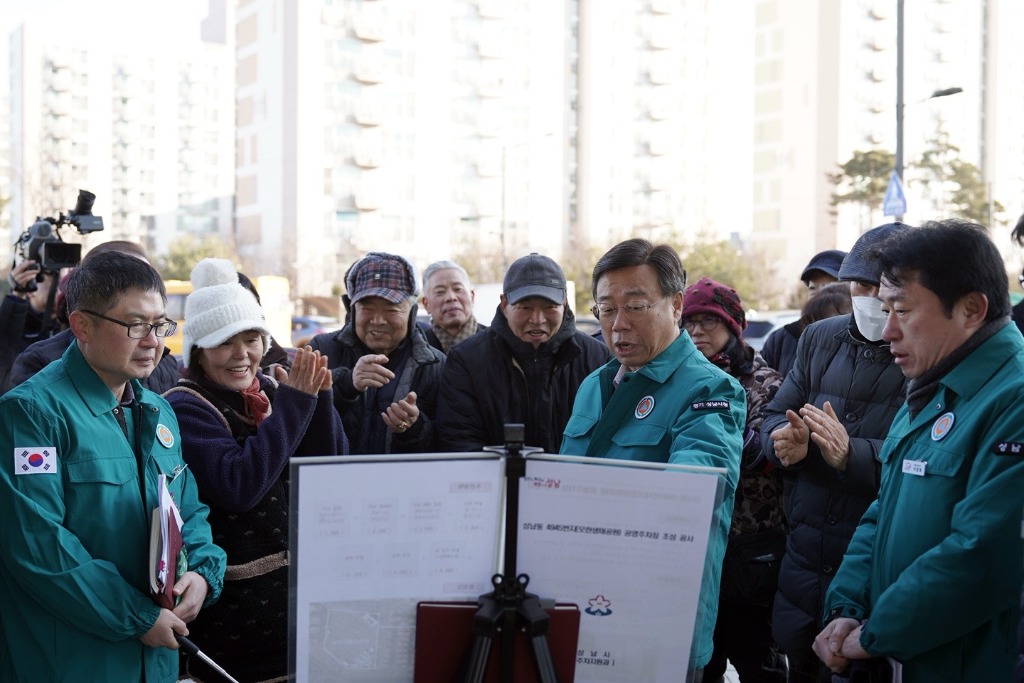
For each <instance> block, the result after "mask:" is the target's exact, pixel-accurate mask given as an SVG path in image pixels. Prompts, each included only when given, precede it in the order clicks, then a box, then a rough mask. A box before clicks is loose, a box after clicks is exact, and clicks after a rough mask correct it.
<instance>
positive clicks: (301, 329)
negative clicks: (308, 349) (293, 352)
mask: <svg viewBox="0 0 1024 683" xmlns="http://www.w3.org/2000/svg"><path fill="white" fill-rule="evenodd" d="M338 329H341V323H340V322H338V319H337V318H331V317H329V316H326V315H306V316H293V317H292V346H293V347H295V348H298V347H300V346H305V345H306V344H308V343H309V340H310V339H312V338H313V337H315V336H316V335H318V334H322V333H324V332H334V331H335V330H338Z"/></svg>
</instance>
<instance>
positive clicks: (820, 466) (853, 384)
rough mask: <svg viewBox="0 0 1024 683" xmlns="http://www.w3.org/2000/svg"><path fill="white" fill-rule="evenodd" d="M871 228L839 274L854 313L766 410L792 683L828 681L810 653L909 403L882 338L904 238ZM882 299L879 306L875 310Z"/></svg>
mask: <svg viewBox="0 0 1024 683" xmlns="http://www.w3.org/2000/svg"><path fill="white" fill-rule="evenodd" d="M911 229H916V228H911V227H910V226H906V225H903V224H902V223H889V224H887V225H882V226H879V227H877V228H873V229H871V230H868V231H867V232H865V233H864V234H863V235H861V236H860V238H859V239H858V240H857V242H856V243H855V244H854V245H853V248H852V249H851V250H850V253H849V254H847V255H846V258H844V259H843V263H842V265H841V266H840V268H839V279H840V280H843V281H847V282H849V283H850V293H851V294H852V296H853V301H854V312H853V313H852V314H846V315H838V316H835V317H832V318H826V319H825V320H820V321H818V322H816V323H812V324H811V325H808V326H807V328H806V329H805V330H804V331H803V334H801V335H800V340H799V342H798V344H797V353H796V361H795V363H794V365H793V368H792V369H791V370H790V371H789V374H788V375H786V379H785V381H784V382H783V383H782V386H781V387H780V388H779V391H778V393H777V394H776V395H775V398H774V399H772V401H771V403H769V404H768V408H767V409H766V410H765V418H764V422H763V424H762V426H761V444H762V448H763V449H764V451H765V455H766V456H767V457H768V459H769V460H770V461H771V462H773V463H774V464H775V465H776V466H777V467H781V468H782V471H783V473H784V474H785V476H786V479H785V484H784V485H785V513H786V521H787V523H788V525H789V540H788V543H787V546H786V555H785V556H784V557H783V560H782V567H781V570H780V572H779V584H778V585H779V588H778V592H777V593H776V596H775V603H774V606H773V614H772V634H773V635H774V637H775V642H777V643H778V644H779V646H780V647H781V648H782V650H783V651H784V652H785V653H786V656H787V657H788V659H789V667H790V681H799V682H801V683H803V682H805V681H806V682H807V683H814V682H815V680H817V677H818V676H819V675H820V674H821V673H822V671H821V663H820V662H819V661H818V658H817V657H816V656H815V654H814V652H813V651H812V650H811V646H812V644H813V643H814V638H815V637H816V636H817V635H818V633H819V632H820V631H821V627H822V626H823V624H821V616H822V606H823V604H824V598H825V591H826V590H828V587H829V584H830V583H831V581H832V577H833V576H834V575H835V570H836V569H837V568H838V567H839V563H840V562H841V561H842V559H843V554H844V553H845V552H846V547H847V545H848V544H849V542H850V539H851V538H852V536H853V531H854V529H855V528H856V526H857V523H858V522H859V521H860V517H861V515H862V514H864V511H865V510H867V508H868V506H869V505H870V504H871V502H872V501H873V500H874V499H875V497H876V496H877V494H878V486H879V477H880V464H879V460H878V453H879V451H881V449H882V442H883V440H884V439H885V435H886V433H887V432H888V431H889V425H890V423H892V419H893V416H894V415H895V414H896V411H897V410H898V409H899V407H900V406H901V405H902V404H903V393H904V392H903V387H904V381H905V380H904V377H903V373H902V372H901V371H900V368H899V366H897V365H896V364H895V363H894V362H893V357H892V354H890V353H889V345H888V343H887V342H885V341H883V340H882V334H881V332H882V327H881V325H880V324H879V322H881V324H883V325H884V323H885V317H884V314H881V307H880V305H879V304H880V303H881V302H879V301H878V300H877V299H875V298H874V297H875V296H877V294H878V288H879V283H880V279H881V273H882V266H881V264H880V262H879V261H878V258H877V251H876V250H879V249H884V245H885V243H886V241H887V240H888V239H889V238H891V237H892V236H894V235H896V234H897V233H899V232H902V231H906V230H911ZM871 301H874V305H872V304H871Z"/></svg>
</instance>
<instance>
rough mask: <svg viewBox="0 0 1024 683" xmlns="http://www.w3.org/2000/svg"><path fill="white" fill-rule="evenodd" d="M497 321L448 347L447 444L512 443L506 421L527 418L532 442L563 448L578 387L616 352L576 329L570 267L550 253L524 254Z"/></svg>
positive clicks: (469, 448)
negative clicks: (567, 275) (565, 270)
mask: <svg viewBox="0 0 1024 683" xmlns="http://www.w3.org/2000/svg"><path fill="white" fill-rule="evenodd" d="M503 290H504V293H503V294H502V295H501V303H500V304H499V305H498V308H497V310H496V311H495V314H494V320H493V321H492V322H491V326H490V327H489V328H487V329H486V330H484V331H483V332H480V333H477V334H475V335H473V336H472V337H470V338H469V339H467V340H465V341H463V342H462V343H460V344H459V345H458V346H455V347H454V348H452V349H451V351H449V352H448V362H447V364H446V365H445V370H444V373H443V375H442V377H441V393H440V397H439V399H438V408H437V411H438V416H437V435H438V449H439V450H441V451H462V452H473V451H480V450H482V449H483V448H484V446H498V445H501V444H503V443H505V437H504V425H505V424H506V423H522V424H523V425H524V427H525V430H526V432H525V439H524V442H523V443H524V445H526V446H535V447H539V448H543V449H544V450H545V451H546V452H548V453H557V452H558V447H559V446H560V445H561V443H562V429H563V428H564V427H565V423H566V422H567V421H568V420H569V415H570V413H571V411H572V403H573V401H574V400H575V398H576V390H577V389H578V388H579V386H580V383H581V382H582V381H583V379H584V378H585V377H586V376H587V375H589V374H590V373H591V372H592V371H593V370H594V369H595V368H597V367H600V366H601V365H603V364H604V363H605V362H606V361H607V360H608V358H609V353H608V349H607V348H606V347H605V345H604V344H602V343H601V342H599V341H597V340H596V339H594V338H593V337H590V336H589V335H586V334H583V333H582V332H577V331H576V324H575V318H574V317H573V313H572V309H570V308H569V305H568V301H567V299H566V291H567V290H566V281H565V274H564V273H563V272H562V268H561V267H560V266H559V265H558V264H557V263H555V262H554V261H553V260H551V259H550V258H548V257H547V256H542V255H541V254H529V255H528V256H523V257H522V258H520V259H517V260H516V261H515V262H514V263H513V264H512V265H511V266H509V269H508V272H507V273H506V274H505V280H504V284H503Z"/></svg>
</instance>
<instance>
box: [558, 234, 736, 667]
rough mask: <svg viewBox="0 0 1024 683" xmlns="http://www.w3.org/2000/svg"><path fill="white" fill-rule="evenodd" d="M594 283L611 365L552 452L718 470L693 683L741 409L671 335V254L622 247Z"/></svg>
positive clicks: (678, 295) (717, 577) (674, 275)
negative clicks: (718, 486) (558, 449)
mask: <svg viewBox="0 0 1024 683" xmlns="http://www.w3.org/2000/svg"><path fill="white" fill-rule="evenodd" d="M593 282H594V284H593V294H594V300H595V301H597V305H596V306H595V307H594V313H595V315H597V318H598V320H600V322H601V333H602V335H603V336H604V340H605V343H606V344H608V348H609V349H610V350H611V352H612V354H613V355H614V356H615V358H614V359H613V360H611V361H609V362H608V363H607V364H605V365H604V366H603V367H601V368H599V369H598V370H597V371H596V372H594V373H592V374H591V375H590V376H589V377H587V379H586V380H584V382H583V384H582V385H581V386H580V389H579V392H578V393H577V395H576V403H575V404H574V405H573V411H572V417H571V418H569V422H568V424H567V425H566V426H565V438H564V439H563V440H562V448H561V452H562V453H564V454H566V455H580V456H583V455H585V456H591V457H606V458H620V459H623V460H641V461H647V462H660V463H673V464H683V465H703V466H708V467H719V468H723V469H724V470H725V474H724V475H722V476H721V489H722V491H723V495H722V498H721V500H720V501H719V502H718V504H717V505H716V506H715V510H714V516H713V520H712V527H711V533H710V536H709V538H708V550H707V554H706V556H705V559H704V572H703V577H702V580H701V587H700V603H699V605H698V607H697V617H696V623H695V628H694V634H693V643H692V645H691V647H690V662H689V666H688V671H687V675H686V680H687V681H688V682H692V683H699V681H701V680H702V678H703V669H704V666H705V665H707V663H708V661H710V659H711V652H712V649H713V643H712V636H713V634H714V630H715V620H716V618H717V616H718V588H719V583H720V581H721V572H722V558H723V556H724V554H725V547H726V542H727V540H728V537H729V523H730V519H731V516H732V507H733V500H734V497H735V493H736V483H737V481H738V479H739V465H740V452H741V450H742V448H743V427H744V424H745V422H746V399H745V397H744V392H743V389H742V387H740V384H739V382H737V381H736V380H735V379H733V378H732V377H730V376H729V375H727V374H726V373H725V372H723V371H722V370H720V369H719V368H717V367H715V366H714V365H712V364H711V363H710V362H709V361H708V360H707V359H706V358H705V357H704V354H702V353H701V352H700V351H698V350H697V348H696V347H695V346H694V345H693V342H692V341H691V340H690V336H689V335H688V334H685V333H683V332H682V331H681V330H680V326H679V321H680V317H681V314H682V309H683V291H684V290H685V289H686V271H685V270H684V269H683V265H682V263H680V261H679V256H678V255H677V254H676V252H675V250H673V249H672V248H671V247H670V246H668V245H664V244H662V245H657V246H655V245H654V244H652V243H651V242H649V241H647V240H644V239H631V240H626V241H625V242H622V243H620V244H618V245H616V246H614V247H612V248H611V250H609V251H608V253H606V254H605V255H604V256H602V257H601V258H600V259H599V260H598V262H597V265H596V266H595V267H594V279H593Z"/></svg>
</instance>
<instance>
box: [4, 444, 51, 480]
mask: <svg viewBox="0 0 1024 683" xmlns="http://www.w3.org/2000/svg"><path fill="white" fill-rule="evenodd" d="M14 473H15V474H56V473H57V449H56V448H54V447H53V446H21V447H18V448H15V449H14Z"/></svg>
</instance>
